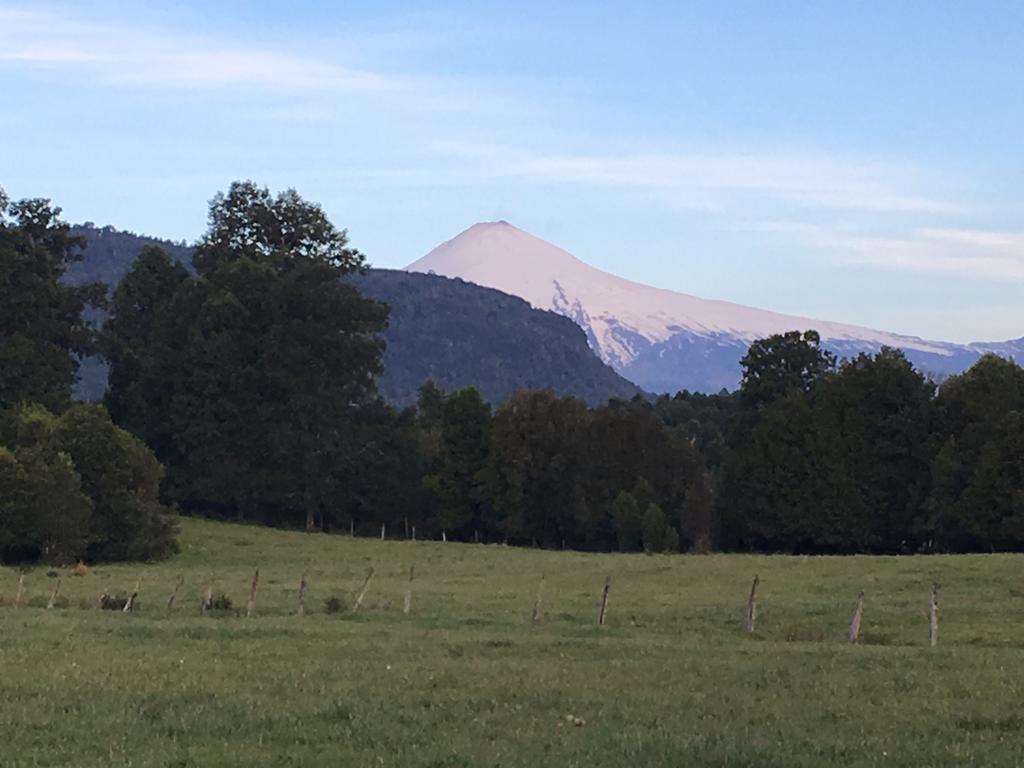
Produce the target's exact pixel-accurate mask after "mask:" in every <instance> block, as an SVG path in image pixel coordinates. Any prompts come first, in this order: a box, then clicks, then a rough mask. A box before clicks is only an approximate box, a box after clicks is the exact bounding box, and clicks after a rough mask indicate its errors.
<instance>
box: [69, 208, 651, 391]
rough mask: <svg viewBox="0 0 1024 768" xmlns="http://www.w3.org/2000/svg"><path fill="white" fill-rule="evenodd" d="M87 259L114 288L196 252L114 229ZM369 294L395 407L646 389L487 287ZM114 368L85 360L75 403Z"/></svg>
mask: <svg viewBox="0 0 1024 768" xmlns="http://www.w3.org/2000/svg"><path fill="white" fill-rule="evenodd" d="M74 229H75V233H76V234H78V235H81V236H82V237H84V238H85V240H86V248H85V252H84V258H83V260H82V261H81V262H79V263H77V264H75V265H74V266H73V268H72V269H71V270H70V271H69V273H68V279H69V280H72V281H74V282H88V281H100V282H105V283H107V284H108V285H111V286H115V285H117V283H118V282H120V280H121V278H123V277H124V275H125V274H127V273H128V271H129V270H130V269H131V265H132V262H134V260H135V257H136V256H137V255H138V254H139V251H141V250H142V248H143V246H145V245H159V246H160V247H162V248H164V249H165V250H167V251H168V252H169V253H170V254H171V256H172V257H174V258H175V259H177V260H178V261H181V262H182V263H184V264H186V265H189V266H190V265H191V258H192V249H191V248H189V247H187V246H185V245H183V244H177V243H172V242H168V241H163V240H159V239H156V238H151V237H142V236H139V235H134V234H131V233H128V232H120V231H118V230H115V229H113V228H112V227H103V228H97V227H94V226H79V227H75V228H74ZM352 281H353V283H355V284H356V285H358V287H359V289H360V290H361V291H363V292H364V293H365V294H366V295H368V296H372V297H374V298H378V299H381V300H382V301H385V302H387V303H388V304H389V305H391V320H390V324H389V327H388V329H387V331H386V332H385V334H384V337H385V340H386V342H387V351H386V353H385V357H384V366H385V369H384V375H383V376H382V377H381V379H380V381H379V385H380V389H381V393H382V394H383V395H384V397H385V398H386V399H387V400H389V401H390V402H392V403H395V404H396V405H408V404H411V403H413V402H415V399H416V391H417V389H418V388H419V386H420V385H421V384H423V382H424V381H426V380H427V379H428V378H430V379H433V380H434V381H435V382H436V383H437V384H438V385H439V386H442V387H444V388H446V389H454V388H457V387H464V386H470V385H473V386H476V387H477V388H478V389H480V391H481V393H482V394H483V396H484V398H485V399H487V400H489V401H490V402H492V403H498V402H501V401H502V400H504V399H506V398H507V397H508V396H509V395H511V394H512V393H513V392H515V391H516V390H517V389H523V388H544V389H553V390H554V391H555V392H557V393H558V394H560V395H576V396H578V397H581V398H583V399H585V400H587V401H588V402H591V403H599V402H603V401H606V400H607V399H608V398H610V397H622V398H629V397H633V396H634V395H636V394H639V393H640V390H639V388H637V387H636V386H635V385H634V384H632V383H630V382H629V381H627V380H626V379H624V378H622V377H621V376H619V375H618V374H617V373H615V371H613V370H612V369H611V368H609V367H608V366H607V365H605V364H604V363H602V362H601V360H600V359H598V358H597V356H596V355H595V354H594V353H593V352H592V351H591V349H590V348H589V347H588V346H587V340H586V337H585V336H584V335H583V332H582V331H581V330H580V329H579V328H578V327H577V326H576V325H575V324H574V323H573V322H572V321H570V320H568V319H566V318H564V317H562V316H560V315H558V314H556V313H553V312H546V311H543V310H539V309H533V308H532V307H530V305H529V304H527V303H526V302H525V301H523V300H522V299H519V298H517V297H515V296H509V295H507V294H504V293H501V292H500V291H495V290H492V289H489V288H481V287H480V286H477V285H472V284H469V283H465V282H463V281H461V280H450V279H448V278H443V277H435V276H432V275H412V274H409V273H407V272H402V271H390V270H370V271H369V273H368V274H366V275H362V276H357V277H353V278H352ZM106 376H107V374H106V367H105V366H104V365H103V364H102V363H101V362H100V361H98V360H96V359H88V360H86V361H84V363H83V366H82V371H81V382H80V383H79V387H78V390H77V396H78V397H80V398H82V399H87V400H94V399H98V398H100V397H102V396H103V391H104V390H105V388H106Z"/></svg>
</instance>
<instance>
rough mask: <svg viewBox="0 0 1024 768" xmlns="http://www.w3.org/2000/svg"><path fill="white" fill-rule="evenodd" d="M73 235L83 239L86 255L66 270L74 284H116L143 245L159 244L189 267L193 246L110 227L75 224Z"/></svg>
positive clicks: (130, 265)
mask: <svg viewBox="0 0 1024 768" xmlns="http://www.w3.org/2000/svg"><path fill="white" fill-rule="evenodd" d="M71 231H72V233H73V234H75V235H78V236H79V237H81V238H84V240H85V243H86V246H85V258H83V259H82V261H80V262H78V263H77V264H74V265H72V267H71V268H70V269H69V270H68V274H67V277H68V279H69V280H72V281H73V282H76V283H89V282H100V283H106V284H107V285H117V284H118V283H119V282H121V278H122V277H124V276H125V275H126V274H128V270H130V269H131V268H132V263H133V262H134V261H135V257H136V256H138V255H139V251H141V250H142V248H143V246H146V245H158V246H160V247H161V248H163V249H164V250H165V251H167V253H168V254H169V255H170V256H171V258H173V259H177V260H178V261H180V262H181V263H182V264H184V265H185V266H187V267H188V268H189V269H192V249H191V248H190V247H189V246H188V245H186V244H185V243H174V242H171V241H170V240H161V239H159V238H156V237H148V236H146V235H136V234H135V233H134V232H122V231H120V230H118V229H114V228H113V227H97V226H95V225H93V224H76V225H75V226H73V227H72V228H71Z"/></svg>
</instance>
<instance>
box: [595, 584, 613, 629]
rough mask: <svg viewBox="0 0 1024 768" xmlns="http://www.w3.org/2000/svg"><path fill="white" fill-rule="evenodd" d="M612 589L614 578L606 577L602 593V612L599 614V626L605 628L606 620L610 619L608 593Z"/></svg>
mask: <svg viewBox="0 0 1024 768" xmlns="http://www.w3.org/2000/svg"><path fill="white" fill-rule="evenodd" d="M611 588H612V577H611V576H605V577H604V589H603V590H602V591H601V612H600V613H598V614H597V624H598V626H600V627H603V626H604V620H605V619H606V618H607V617H608V591H609V590H610V589H611Z"/></svg>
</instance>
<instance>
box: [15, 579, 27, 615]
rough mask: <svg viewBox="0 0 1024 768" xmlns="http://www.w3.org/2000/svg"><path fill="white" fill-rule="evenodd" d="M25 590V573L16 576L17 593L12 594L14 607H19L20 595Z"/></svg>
mask: <svg viewBox="0 0 1024 768" xmlns="http://www.w3.org/2000/svg"><path fill="white" fill-rule="evenodd" d="M24 591H25V574H24V573H23V574H21V575H20V576H19V577H18V593H17V594H16V595H15V596H14V607H15V608H21V596H22V594H23V593H24Z"/></svg>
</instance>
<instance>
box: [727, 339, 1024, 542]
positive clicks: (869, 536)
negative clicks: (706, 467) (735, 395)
mask: <svg viewBox="0 0 1024 768" xmlns="http://www.w3.org/2000/svg"><path fill="white" fill-rule="evenodd" d="M744 367H745V371H746V375H745V377H744V384H743V388H742V389H741V390H740V392H739V409H738V410H737V412H736V414H735V417H734V424H733V426H732V428H731V432H730V437H729V439H728V450H727V453H726V459H725V462H724V464H723V466H722V469H721V473H720V478H719V482H718V487H719V494H718V499H717V506H718V509H719V512H720V515H721V519H720V531H721V534H722V535H721V539H720V543H722V544H723V545H725V546H729V547H737V548H741V549H757V550H764V549H767V550H776V551H796V552H906V551H919V550H926V551H931V550H938V551H975V550H978V549H981V550H986V549H1020V548H1022V547H1024V504H1022V499H1024V472H1022V465H1024V451H1022V450H1021V448H1022V443H1021V430H1020V424H1021V414H1022V413H1024V399H1022V393H1024V384H1022V382H1024V370H1022V369H1021V368H1020V366H1018V365H1016V364H1015V363H1013V362H1011V361H1007V360H1004V359H1002V358H998V357H995V356H991V355H990V356H986V357H984V358H982V359H981V360H980V361H979V362H978V363H977V364H975V366H974V367H973V368H971V369H969V370H968V371H966V372H965V373H963V374H961V375H959V376H954V377H952V378H951V379H949V380H948V381H947V382H946V383H945V384H944V385H943V386H942V387H941V389H940V390H939V392H938V395H937V396H936V394H935V386H934V385H933V384H932V383H931V382H929V381H927V380H926V379H925V378H924V377H923V376H922V375H921V374H920V373H919V372H917V371H916V370H914V368H913V367H912V366H911V364H910V363H909V362H908V361H907V360H906V358H905V357H904V356H903V354H902V353H901V352H899V351H897V350H892V349H882V351H881V352H879V353H878V354H877V355H875V356H874V357H871V356H868V355H863V354H862V355H859V356H858V357H856V358H854V359H852V360H848V361H845V362H843V363H842V364H840V365H838V367H837V365H836V362H835V360H834V359H833V358H832V357H831V356H830V355H829V354H828V353H826V352H824V351H823V350H821V348H820V347H819V345H818V338H817V335H816V334H803V335H801V334H798V333H793V334H787V335H785V336H779V337H773V338H771V339H768V340H765V341H764V342H758V343H756V344H755V345H754V346H753V347H752V348H751V354H750V355H748V356H747V358H745V359H744Z"/></svg>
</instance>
